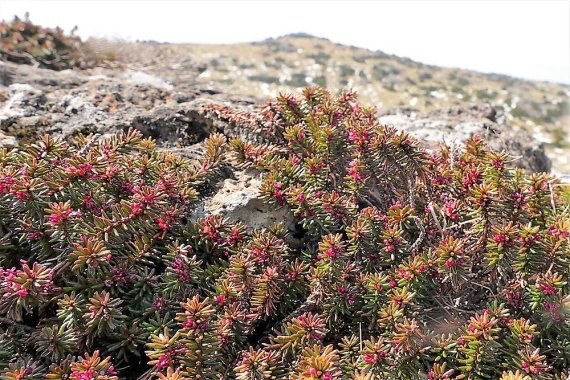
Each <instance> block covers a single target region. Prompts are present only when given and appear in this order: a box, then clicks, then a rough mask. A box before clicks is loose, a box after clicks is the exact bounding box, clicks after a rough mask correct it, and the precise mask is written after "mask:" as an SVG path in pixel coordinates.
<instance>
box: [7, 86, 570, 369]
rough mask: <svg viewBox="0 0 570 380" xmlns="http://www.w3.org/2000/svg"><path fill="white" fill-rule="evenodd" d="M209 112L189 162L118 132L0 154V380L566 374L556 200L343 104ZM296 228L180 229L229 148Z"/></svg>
mask: <svg viewBox="0 0 570 380" xmlns="http://www.w3.org/2000/svg"><path fill="white" fill-rule="evenodd" d="M209 110H210V111H211V112H213V113H215V114H216V115H217V117H219V118H220V119H224V120H227V121H229V122H231V123H233V124H235V125H238V126H241V127H243V128H251V129H252V130H255V131H258V132H259V133H260V136H261V138H262V139H263V140H265V141H264V142H263V143H252V142H251V141H244V140H241V139H232V140H231V141H229V143H226V141H225V138H224V137H223V136H221V135H212V136H211V137H210V138H209V139H207V140H206V141H205V142H204V146H205V149H204V157H203V158H202V159H201V160H199V161H197V162H191V161H189V160H187V159H183V158H180V157H177V156H175V155H173V154H171V153H168V152H160V151H157V150H156V148H155V146H154V143H153V142H152V141H150V140H148V139H143V138H142V136H141V134H140V133H138V132H135V131H130V132H129V133H126V134H124V135H121V136H116V137H114V138H111V139H107V140H104V141H100V142H95V143H92V142H90V141H89V139H88V138H83V137H79V138H77V139H75V140H73V141H68V142H63V141H59V140H57V139H53V138H50V137H44V138H43V139H41V140H40V141H38V142H37V143H35V144H32V145H29V146H27V147H25V148H23V149H21V150H12V151H9V152H8V151H6V150H4V151H1V153H0V238H1V240H0V264H1V266H2V267H3V269H1V270H0V283H1V285H0V294H1V297H2V302H1V303H0V315H1V319H0V334H1V335H0V366H1V367H5V370H4V372H3V373H4V377H5V378H7V379H27V378H37V377H48V378H51V379H117V378H137V377H139V376H142V377H143V378H161V379H181V378H189V379H240V380H245V379H283V380H285V379H304V380H315V379H322V380H332V379H426V378H427V379H432V380H433V379H452V378H453V379H499V378H501V379H505V380H506V379H565V378H566V377H567V376H568V372H567V370H566V369H567V368H568V367H569V366H570V331H569V329H570V295H569V294H570V292H569V285H568V276H569V265H570V250H569V240H570V218H569V214H568V204H567V200H566V199H567V193H565V192H564V191H563V190H564V187H563V186H560V184H559V183H558V182H557V181H556V180H555V179H554V178H552V177H550V176H549V175H547V174H541V173H535V174H525V173H524V171H523V170H520V169H512V168H511V161H510V160H511V159H510V158H509V156H508V155H507V154H506V153H503V152H492V151H489V150H487V149H486V148H485V145H484V142H483V141H482V140H481V139H479V138H477V137H474V138H472V139H470V140H469V141H467V143H466V144H465V147H464V148H462V149H458V150H452V149H450V148H448V147H445V146H443V147H442V148H441V150H439V151H437V152H432V153H428V152H426V151H424V150H423V149H422V148H420V147H419V145H418V142H417V141H415V140H414V139H413V138H411V137H410V136H408V135H407V134H405V133H403V132H399V131H397V130H395V129H392V128H390V127H386V126H382V125H379V124H378V122H377V119H376V117H375V114H374V111H373V110H372V109H368V108H364V107H361V106H359V105H358V103H357V102H356V96H355V94H353V93H351V92H345V93H341V94H340V95H338V96H332V95H331V94H329V93H328V92H327V91H326V90H323V89H318V88H310V89H306V90H305V91H304V93H303V95H302V96H301V97H294V96H280V97H279V98H277V99H276V100H275V101H271V102H268V103H267V104H266V105H265V106H264V107H263V108H262V110H261V112H260V113H258V114H247V113H243V112H237V111H235V110H232V109H230V108H227V107H225V106H221V105H212V106H210V107H209ZM227 150H229V151H231V152H232V154H233V158H234V160H235V161H236V162H237V163H239V164H240V165H242V166H246V167H252V168H254V169H256V170H258V171H261V172H262V173H264V181H263V185H262V189H261V191H262V194H263V197H264V199H265V200H266V201H267V202H268V203H270V204H272V205H274V206H275V207H285V208H287V209H289V210H290V211H291V212H292V213H293V214H294V215H295V216H296V218H297V221H298V229H299V231H297V232H296V233H295V234H291V233H290V231H287V230H286V228H285V227H284V226H281V225H272V226H268V227H267V228H266V229H262V230H251V229H248V228H247V226H244V225H242V224H241V223H230V222H229V221H227V220H225V219H224V218H223V217H221V216H206V217H205V218H203V219H199V220H191V219H190V218H189V217H190V215H191V214H192V207H193V206H192V203H193V202H194V201H195V200H197V199H198V198H199V197H200V196H201V192H202V191H203V189H204V188H205V187H207V183H208V180H209V178H211V177H212V176H215V175H216V168H217V165H218V164H219V162H220V160H221V159H222V157H223V156H224V152H225V151H227Z"/></svg>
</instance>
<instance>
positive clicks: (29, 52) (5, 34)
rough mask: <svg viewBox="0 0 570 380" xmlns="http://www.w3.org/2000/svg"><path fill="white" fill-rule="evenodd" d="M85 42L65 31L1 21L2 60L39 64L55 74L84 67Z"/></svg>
mask: <svg viewBox="0 0 570 380" xmlns="http://www.w3.org/2000/svg"><path fill="white" fill-rule="evenodd" d="M80 45H81V40H80V39H79V37H76V36H73V35H66V34H65V33H64V31H63V30H62V29H61V28H59V27H58V28H55V29H52V28H45V27H42V26H39V25H36V24H34V23H32V22H31V21H30V20H28V19H27V17H26V19H25V20H22V19H20V18H18V17H14V19H13V20H12V21H0V56H2V57H4V58H6V59H7V60H9V61H14V62H17V63H28V64H30V63H35V62H37V63H39V64H40V65H41V66H43V67H47V68H50V69H53V70H64V69H68V68H71V67H75V66H78V65H79V64H80V63H81V53H80V50H79V48H80Z"/></svg>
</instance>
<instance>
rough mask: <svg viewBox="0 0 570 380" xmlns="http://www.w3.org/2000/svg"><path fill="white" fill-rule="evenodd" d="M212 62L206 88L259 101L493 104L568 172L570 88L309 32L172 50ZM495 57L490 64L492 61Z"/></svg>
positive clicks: (384, 108)
mask: <svg viewBox="0 0 570 380" xmlns="http://www.w3.org/2000/svg"><path fill="white" fill-rule="evenodd" d="M172 48H173V49H177V50H178V51H179V52H184V54H188V55H190V56H192V57H194V58H195V59H197V60H199V61H201V62H203V63H204V64H205V65H206V70H205V71H204V72H203V73H202V74H201V75H200V76H199V77H198V78H197V80H198V82H199V83H200V84H204V85H209V86H215V87H216V88H219V89H223V90H224V91H229V92H236V93H241V94H247V95H250V96H254V97H269V96H274V95H276V94H277V93H278V92H281V91H292V89H299V88H301V87H303V86H307V85H310V84H319V85H325V86H326V87H328V88H329V89H333V90H336V89H340V88H346V87H350V88H352V89H354V90H356V91H357V92H358V93H359V94H360V98H361V100H362V101H363V102H364V103H366V104H372V105H375V106H376V107H377V108H378V110H379V111H380V112H390V110H392V109H393V108H394V107H411V108H414V109H417V110H418V111H422V112H423V111H431V110H435V109H438V108H442V107H453V106H462V107H464V106H467V107H469V106H470V104H471V103H473V102H476V103H481V102H482V103H489V104H491V105H492V106H493V107H495V108H496V109H497V110H500V111H501V114H502V115H503V117H504V119H505V122H507V123H508V125H510V126H516V127H520V128H522V129H525V130H527V131H528V132H529V133H530V134H531V135H532V137H533V138H534V139H535V140H537V141H540V142H544V143H545V144H546V149H547V151H548V153H549V156H551V157H552V159H553V169H554V170H555V171H557V172H559V173H562V172H564V173H570V160H568V157H570V86H568V85H562V84H557V83H547V82H534V81H527V80H522V79H518V78H512V77H508V76H504V75H495V74H481V73H477V72H474V71H469V70H460V69H454V68H446V67H437V66H431V65H425V64H422V63H419V62H415V61H413V60H410V59H407V58H401V57H398V56H394V55H389V54H386V53H383V52H381V51H370V50H366V49H361V48H356V47H351V46H345V45H341V44H336V43H334V42H331V41H329V40H326V39H322V38H316V37H313V36H309V35H305V34H296V35H289V36H284V37H281V38H277V39H268V40H265V41H262V42H255V43H245V44H234V45H178V46H172ZM489 59H492V58H491V57H490V58H489Z"/></svg>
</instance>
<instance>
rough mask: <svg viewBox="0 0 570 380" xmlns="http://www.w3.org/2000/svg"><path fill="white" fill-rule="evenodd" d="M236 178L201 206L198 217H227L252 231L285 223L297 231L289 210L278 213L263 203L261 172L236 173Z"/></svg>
mask: <svg viewBox="0 0 570 380" xmlns="http://www.w3.org/2000/svg"><path fill="white" fill-rule="evenodd" d="M233 175H234V177H235V178H227V179H225V180H223V182H222V184H221V186H220V188H219V189H218V190H217V192H215V193H214V194H213V196H211V197H207V198H206V199H205V200H204V201H202V202H201V203H200V204H199V205H198V207H197V209H196V210H197V211H196V212H195V216H196V217H202V216H204V215H217V214H223V215H224V216H225V217H227V218H228V219H230V220H232V221H239V222H242V223H243V224H245V225H247V226H249V227H251V228H263V227H267V226H269V225H270V224H273V223H282V224H283V225H284V226H285V227H287V228H288V229H289V230H291V231H292V230H294V222H295V221H294V217H293V215H292V214H291V213H290V212H289V211H288V210H286V209H284V208H281V209H277V210H275V209H273V208H271V207H269V206H268V205H267V204H265V203H264V202H263V201H262V199H261V197H260V186H261V183H262V177H261V174H260V173H257V172H255V171H253V170H246V171H236V172H234V173H233Z"/></svg>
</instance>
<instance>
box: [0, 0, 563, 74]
mask: <svg viewBox="0 0 570 380" xmlns="http://www.w3.org/2000/svg"><path fill="white" fill-rule="evenodd" d="M26 11H29V12H30V18H31V20H32V21H33V22H35V23H39V24H42V25H45V26H56V25H59V26H61V27H63V28H64V29H65V30H68V31H69V30H71V28H72V27H73V26H75V25H77V26H78V27H79V35H80V36H81V37H83V38H85V37H88V36H100V37H102V36H105V37H120V38H124V39H129V40H136V39H139V40H155V41H161V42H195V43H232V42H247V41H259V40H263V39H265V38H267V37H277V36H280V35H283V34H287V33H293V32H306V33H310V34H313V35H317V36H320V37H326V38H329V39H331V40H332V41H335V42H340V43H344V44H348V45H355V46H359V47H365V48H369V49H372V50H382V51H384V52H386V53H390V54H396V55H399V56H405V57H410V58H412V59H414V60H416V61H420V62H424V63H429V64H435V65H440V66H454V67H461V68H468V69H473V70H478V71H483V72H495V73H504V74H509V75H513V76H518V77H523V78H528V79H537V80H549V81H555V82H564V83H570V0H536V1H490V0H488V1H481V0H479V1H463V0H462V1H451V0H448V1H428V0H423V1H411V0H408V1H371V0H369V1H348V0H346V1H341V0H338V1H312V0H310V1H301V0H296V1H273V0H266V1H262V0H258V1H241V0H239V1H238V0H234V1H221V0H214V1H213V0H210V1H181V0H179V1H150V0H147V1H135V0H130V1H129V0H115V1H112V0H107V1H101V0H99V1H91V0H76V1H72V0H67V1H53V0H41V1H37V0H36V1H30V0H0V19H11V18H12V16H13V15H15V14H17V15H20V16H23V15H24V13H25V12H26Z"/></svg>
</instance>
